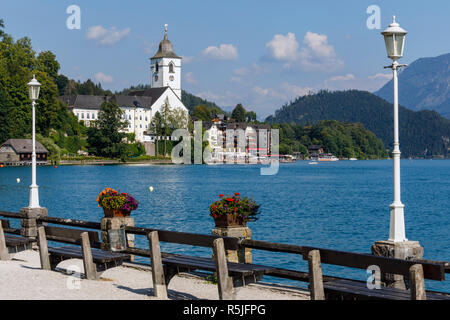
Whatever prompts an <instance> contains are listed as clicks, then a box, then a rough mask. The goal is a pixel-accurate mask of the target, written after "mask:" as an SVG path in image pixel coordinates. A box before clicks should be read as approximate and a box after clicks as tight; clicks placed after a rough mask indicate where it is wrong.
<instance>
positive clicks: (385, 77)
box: [368, 73, 392, 80]
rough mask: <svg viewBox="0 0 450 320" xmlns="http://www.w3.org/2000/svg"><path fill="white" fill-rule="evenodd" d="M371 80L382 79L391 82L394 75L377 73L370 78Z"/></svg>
mask: <svg viewBox="0 0 450 320" xmlns="http://www.w3.org/2000/svg"><path fill="white" fill-rule="evenodd" d="M368 78H369V79H371V80H375V79H381V80H391V79H392V73H377V74H375V75H373V76H369V77H368Z"/></svg>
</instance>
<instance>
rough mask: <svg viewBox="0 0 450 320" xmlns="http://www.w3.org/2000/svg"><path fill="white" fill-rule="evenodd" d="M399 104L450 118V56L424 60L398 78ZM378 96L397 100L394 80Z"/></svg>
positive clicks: (444, 55)
mask: <svg viewBox="0 0 450 320" xmlns="http://www.w3.org/2000/svg"><path fill="white" fill-rule="evenodd" d="M398 90H399V92H398V94H399V97H398V99H399V103H400V104H402V105H404V106H405V107H407V108H410V109H412V110H424V109H431V110H435V111H437V112H439V113H440V114H442V115H443V116H445V117H447V118H450V53H447V54H443V55H441V56H438V57H434V58H421V59H418V60H416V61H414V62H413V63H411V64H410V65H409V66H408V67H406V68H405V69H404V70H402V71H401V72H400V73H399V76H398ZM375 94H376V95H377V96H379V97H381V98H383V99H386V100H387V101H389V102H392V101H393V98H392V96H393V86H392V80H391V81H389V82H388V83H386V84H385V85H384V86H383V87H382V88H381V89H380V90H378V91H377V92H375Z"/></svg>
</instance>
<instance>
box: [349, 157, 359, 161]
mask: <svg viewBox="0 0 450 320" xmlns="http://www.w3.org/2000/svg"><path fill="white" fill-rule="evenodd" d="M348 160H350V161H356V160H358V159H356V158H350V159H348Z"/></svg>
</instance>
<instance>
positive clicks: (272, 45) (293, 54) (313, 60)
mask: <svg viewBox="0 0 450 320" xmlns="http://www.w3.org/2000/svg"><path fill="white" fill-rule="evenodd" d="M266 48H267V50H268V54H269V57H271V58H272V59H275V60H277V61H284V62H285V64H284V65H283V67H284V68H285V69H288V68H292V67H300V68H301V69H302V70H305V71H315V70H320V71H334V70H336V69H339V68H341V67H342V66H343V65H344V62H343V61H342V60H341V59H340V58H339V57H338V56H337V54H336V52H335V50H334V47H333V46H332V45H330V44H328V38H327V36H326V35H324V34H318V33H314V32H310V31H308V32H307V33H306V34H305V36H304V38H303V46H302V48H300V45H299V43H298V41H297V39H296V36H295V34H294V33H292V32H289V33H288V34H287V35H282V34H276V35H275V36H274V37H273V39H272V40H271V41H269V42H268V43H267V44H266ZM299 48H300V50H299Z"/></svg>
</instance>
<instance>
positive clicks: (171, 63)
mask: <svg viewBox="0 0 450 320" xmlns="http://www.w3.org/2000/svg"><path fill="white" fill-rule="evenodd" d="M173 67H174V66H173V62H170V63H169V73H175V71H174V70H173Z"/></svg>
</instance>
